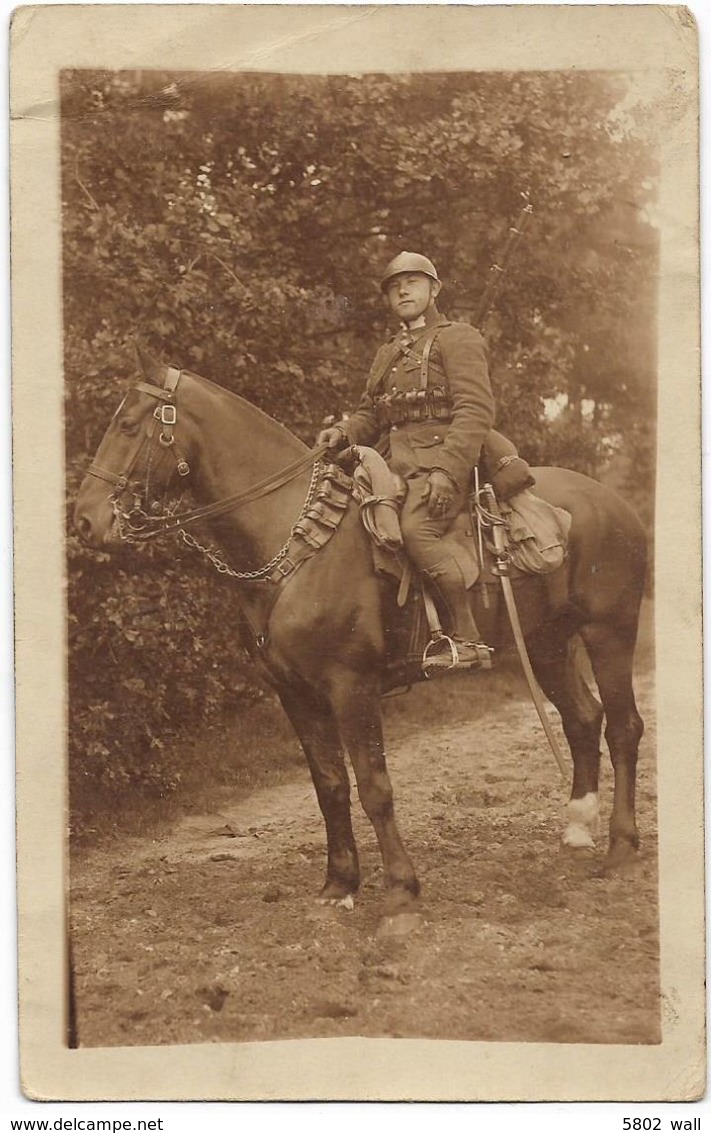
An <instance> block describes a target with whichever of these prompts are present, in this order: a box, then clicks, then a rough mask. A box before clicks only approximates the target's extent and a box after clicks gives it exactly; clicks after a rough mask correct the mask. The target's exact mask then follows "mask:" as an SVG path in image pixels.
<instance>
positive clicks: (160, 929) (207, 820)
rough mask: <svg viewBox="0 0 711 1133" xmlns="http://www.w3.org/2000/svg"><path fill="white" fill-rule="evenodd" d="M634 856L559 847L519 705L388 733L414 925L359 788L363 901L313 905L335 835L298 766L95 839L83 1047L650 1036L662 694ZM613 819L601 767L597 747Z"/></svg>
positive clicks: (76, 917) (647, 689) (85, 940)
mask: <svg viewBox="0 0 711 1133" xmlns="http://www.w3.org/2000/svg"><path fill="white" fill-rule="evenodd" d="M639 692H640V696H639V700H640V707H641V711H642V713H643V715H644V716H645V718H646V721H647V732H646V735H645V739H644V741H643V746H642V751H641V759H640V771H639V791H638V800H639V825H640V830H641V832H642V837H643V847H642V850H641V852H640V858H639V863H638V866H637V867H636V869H635V871H634V873H633V874H631V875H628V876H626V877H621V878H604V877H602V876H601V870H600V867H601V863H602V854H603V849H604V845H605V837H604V833H603V835H602V836H601V838H600V842H599V847H598V850H597V851H596V853H595V854H591V853H589V852H586V851H582V852H578V854H577V855H576V856H572V857H571V856H570V855H569V854H568V853H564V852H562V851H561V850H560V849H559V838H560V832H561V830H562V819H563V807H564V803H565V801H566V796H565V792H564V790H563V787H562V785H561V784H560V782H559V780H558V778H557V771H556V769H555V765H554V764H553V761H552V757H551V756H550V753H547V751H546V748H545V746H544V740H543V739H542V738H541V735H540V734H539V733H540V728H537V726H536V724H535V722H534V720H533V719H532V711H533V710H532V708H531V706H530V704H528V703H525V702H523V701H522V702H520V703H517V702H514V703H510V704H508V705H507V709H506V715H505V719H504V718H503V716H502V714H501V713H493V712H492V713H491V714H489V715H487V716H486V717H485V718H484V719H483V720H482V721H480V722H478V723H477V725H476V730H475V731H474V729H473V727H472V725H471V724H468V725H461V724H459V725H449V726H448V725H446V724H443V725H439V724H437V725H434V724H433V725H432V726H431V727H429V728H428V729H427V730H426V731H425V730H424V729H419V730H418V731H415V732H414V733H413V732H412V731H411V732H410V733H409V734H407V735H405V734H399V733H400V732H401V731H402V729H399V728H396V729H395V731H396V733H398V734H395V735H393V734H391V735H390V737H389V739H390V743H389V752H390V754H389V766H390V771H391V775H392V778H393V782H394V785H395V791H396V801H397V808H398V816H399V823H400V829H401V831H402V834H403V837H404V839H405V843H406V845H407V846H408V848H409V850H410V852H411V854H412V856H413V858H414V860H415V863H416V867H417V869H418V872H419V876H420V880H421V882H422V886H423V897H422V901H421V908H420V912H421V914H422V920H421V923H420V924H419V926H418V927H416V928H415V929H414V930H413V931H411V932H410V933H408V934H407V935H405V936H392V935H387V933H386V932H384V928H383V926H384V925H387V921H383V919H382V913H383V898H382V885H381V871H380V864H379V857H378V854H377V849H376V846H375V840H374V836H373V834H372V831H371V829H370V827H369V826H368V825H367V823H366V822H365V820H364V819H363V817H362V815H361V812H360V809H359V807H358V804H357V803H355V804H354V817H355V827H356V838H357V839H358V843H359V848H360V852H361V865H362V869H363V884H362V888H361V891H360V894H359V896H358V898H357V900H356V905H355V910H354V911H353V912H347V911H345V910H334V909H330V908H323V907H321V906H319V905H318V904H316V903H315V901H314V895H315V894H316V893H317V892H318V890H319V888H320V885H321V883H322V881H323V874H324V870H325V857H324V836H323V832H322V824H321V818H320V815H319V812H318V810H317V806H316V801H315V797H314V793H313V789H312V787H311V784H310V781H309V780H308V776H307V774H306V772H305V773H304V777H303V779H302V780H300V781H299V782H296V783H291V784H288V785H286V786H281V787H277V788H274V789H271V790H268V791H260V792H257V793H255V794H253V795H251V796H250V797H249V798H248V799H246V800H244V801H242V802H240V803H238V804H237V805H228V806H223V807H221V809H220V811H219V813H217V812H216V813H212V814H207V815H203V816H200V817H191V818H189V819H185V820H183V821H182V822H180V823H179V824H178V825H177V826H176V827H175V828H174V829H173V830H172V831H170V832H168V833H165V834H161V835H159V836H156V838H155V839H154V840H151V839H148V838H142V839H135V838H134V839H130V840H128V839H127V840H126V841H123V842H121V843H120V844H118V845H114V846H112V847H111V848H101V849H95V850H93V851H91V852H85V853H83V854H82V855H81V856H80V857H79V858H77V859H76V860H75V862H74V864H73V871H72V874H73V876H72V923H73V938H74V949H75V967H76V987H77V993H76V994H77V1010H78V1019H79V1034H80V1041H81V1043H82V1045H86V1046H114V1045H130V1044H141V1045H149V1044H163V1043H193V1042H228V1041H238V1040H259V1039H275V1038H303V1037H321V1036H323V1037H334V1036H342V1035H363V1036H402V1037H418V1038H422V1037H433V1038H450V1039H478V1040H490V1041H491V1040H501V1041H509V1042H510V1041H548V1042H589V1043H652V1042H658V1041H659V999H658V938H657V924H658V908H657V902H658V895H657V865H656V806H655V775H654V762H655V729H654V720H653V715H654V713H653V707H654V696H653V691H652V685H651V681H650V680H648V679H647V680H642V681H640V682H639ZM603 767H604V772H603V778H602V783H601V806H602V818H603V831H604V828H605V825H606V822H607V818H608V816H609V807H610V801H611V787H612V783H611V772H610V769H609V763H608V761H607V758H606V756H605V757H604V759H603Z"/></svg>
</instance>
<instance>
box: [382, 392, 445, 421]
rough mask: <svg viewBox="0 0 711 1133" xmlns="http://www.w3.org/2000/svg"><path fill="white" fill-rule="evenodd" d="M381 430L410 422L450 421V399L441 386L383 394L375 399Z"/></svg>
mask: <svg viewBox="0 0 711 1133" xmlns="http://www.w3.org/2000/svg"><path fill="white" fill-rule="evenodd" d="M375 412H376V413H377V416H378V424H379V425H380V426H381V428H390V426H392V425H403V424H405V422H412V421H451V420H452V399H451V397H450V395H449V390H446V389H443V387H442V386H432V387H430V388H429V389H409V390H407V391H405V392H397V393H385V394H381V395H380V397H376V398H375Z"/></svg>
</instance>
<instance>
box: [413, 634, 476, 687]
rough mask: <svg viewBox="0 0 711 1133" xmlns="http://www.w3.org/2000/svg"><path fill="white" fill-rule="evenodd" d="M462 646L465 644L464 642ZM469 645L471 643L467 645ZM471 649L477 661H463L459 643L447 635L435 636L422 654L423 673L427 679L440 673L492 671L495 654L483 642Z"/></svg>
mask: <svg viewBox="0 0 711 1133" xmlns="http://www.w3.org/2000/svg"><path fill="white" fill-rule="evenodd" d="M461 644H464V642H462V643H461ZM466 644H467V645H469V642H467V643H466ZM469 647H470V648H471V649H473V650H474V652H475V653H476V659H475V660H467V661H461V660H460V655H459V650H458V649H457V642H456V641H455V640H454V639H453V638H451V637H448V636H447V634H446V633H438V634H435V635H434V636H433V637H432V638H431V639H430V640H429V641H428V643H427V645H426V646H425V651H424V653H423V654H422V671H423V673H424V674H425V676H426V677H428V678H429V677H430V676H435V675H437V674H438V673H449V672H452V671H454V670H456V669H461V670H467V671H470V670H472V669H491V667H492V665H491V655H492V653H493V652H494V651H493V649H491V648H490V647H489V646H488V645H485V644H484V643H483V642H481V641H477V642H472V643H471V644H470V645H469Z"/></svg>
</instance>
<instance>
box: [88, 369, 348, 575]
mask: <svg viewBox="0 0 711 1133" xmlns="http://www.w3.org/2000/svg"><path fill="white" fill-rule="evenodd" d="M182 374H183V371H182V370H178V369H176V368H175V367H170V368H169V370H168V376H167V378H166V382H165V386H164V387H163V388H161V387H159V386H155V385H150V384H148V383H147V382H138V383H137V385H135V386H134V389H136V390H138V391H140V392H141V393H147V394H149V395H150V396H151V397H154V398H156V399H157V400H159V401H161V402H162V405H159V406H156V409H155V411H154V413H153V422H152V424H151V426H150V428H149V429H148V430H147V431H146V434H145V436H144V437H143V439H142V441H141V443H140V445H139V446H138V447H137V449H136V452H135V453H134V455H133V457H132V459H131V461H130V463H129V465H128V468H127V469H126V470H125V471H124V472H122V473H116V472H112V471H110V470H109V469H106V468H101V467H100V466H99V465H97V464H91V466H90V467H89V470H88V471H89V475H91V476H95V477H96V478H97V479H99V480H104V481H106V482H107V483H109V484H112V485H113V486H114V491H113V492H112V493H111V495H110V497H109V498H110V500H111V502H112V504H113V508H114V514H115V515H116V518H117V520H118V523H119V530H120V534H121V538H122V539H125V541H126V542H137V541H146V540H148V539H152V538H153V537H154V536H156V535H161V534H163V533H164V532H166V531H178V530H180V531H181V533H182V529H183V528H184V527H187V526H188V524H192V523H197V522H199V521H200V520H206V519H214V518H215V517H216V516H220V515H225V514H226V513H227V512H229V511H234V510H235V509H236V508H239V507H242V506H244V505H245V504H248V503H252V502H253V501H254V500H258V499H261V498H262V497H264V496H267V495H269V494H270V493H271V492H274V491H276V490H277V488H281V487H283V485H284V484H288V483H289V482H290V481H291V480H294V479H295V478H296V476H298V475H299V473H300V472H303V471H304V470H305V469H306V468H308V467H309V466H310V465H315V466H317V467H318V462H319V460H320V458H321V457H322V456H323V455H324V453H325V452H326V451H327V449H328V445H325V444H320V445H314V447H313V448H311V449H309V451H308V452H306V453H304V455H303V456H300V457H299V458H298V460H295V461H292V463H291V464H289V465H287V467H286V468H283V469H282V470H281V471H280V472H276V473H273V474H272V475H271V476H268V477H266V478H265V479H264V480H260V481H259V482H258V483H257V484H253V485H252V487H251V488H247V489H246V490H245V491H242V492H236V493H235V494H234V495H231V496H226V497H225V498H224V499H222V500H216V501H215V502H214V503H211V504H205V505H203V506H201V507H196V508H193V509H192V510H191V511H186V512H181V513H179V514H175V513H174V512H170V511H167V512H165V513H164V514H163V515H149V514H148V513H147V512H146V511H145V507H147V506H148V500H147V499H143V500H141V499H140V497H137V502H136V507H135V508H134V509H133V510H132V511H130V512H125V511H121V510H120V507H119V499H120V497H121V496H122V495H123V493H124V492H125V491H126V489H127V488H128V487H129V482H130V476H131V473H132V472H133V470H134V468H135V467H136V464H137V463H138V459H139V457H140V455H141V452H142V451H143V448H144V446H145V445H146V444H150V443H151V442H152V441H153V438H154V435H155V429H156V424H157V423H158V422H160V423H161V425H162V430H161V432H160V434H159V436H158V442H159V444H161V445H162V446H163V447H165V448H173V451H174V453H175V457H176V462H177V471H178V474H179V475H180V476H187V475H188V473H189V472H190V468H189V465H188V463H187V461H186V460H184V459H183V458H182V457H181V455H180V453H179V452H178V450H177V448H176V447H174V446H175V437H174V436H173V428H174V427H175V426H176V424H177V416H178V414H177V406H176V404H175V402H174V397H175V394H176V391H177V387H178V383H179V382H180V378H181V377H182ZM315 476H316V468H315V470H314V477H312V482H311V485H310V487H309V491H308V494H307V499H306V502H305V503H304V508H302V514H303V510H304V509H305V508H306V507H308V505H309V503H310V502H311V498H312V495H313V490H314V478H315ZM145 495H146V496H147V486H146V491H145ZM141 504H143V505H144V506H143V507H142V506H141ZM299 518H301V515H300V516H299ZM136 519H138V520H139V521H140V522H139V523H138V524H136V522H135V521H136ZM132 520H133V522H132ZM297 522H298V520H297ZM124 523H125V524H127V525H128V527H129V532H128V533H125V532H124V526H123V525H124ZM147 528H148V529H147ZM201 549H202V548H201ZM282 551H283V552H284V554H285V553H286V551H285V549H284V548H282ZM281 554H282V552H278V556H277V561H278V557H279V556H281ZM273 565H274V560H272V561H271V562H270V563H268V564H267V567H263V568H261V569H260V570H258V571H249V572H245V573H244V575H242V574H240V573H238V572H234V571H231V570H230V573H231V574H234V575H235V577H240V578H241V577H244V578H258V577H260V576H262V575H263V573H268V569H267V568H269V569H271V568H272V567H273Z"/></svg>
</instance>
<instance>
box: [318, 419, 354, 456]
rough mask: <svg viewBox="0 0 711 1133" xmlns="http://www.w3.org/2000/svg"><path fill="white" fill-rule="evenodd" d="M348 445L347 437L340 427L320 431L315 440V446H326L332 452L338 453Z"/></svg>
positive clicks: (333, 426)
mask: <svg viewBox="0 0 711 1133" xmlns="http://www.w3.org/2000/svg"><path fill="white" fill-rule="evenodd" d="M348 443H349V442H348V437H347V436H346V434H345V433H344V432H343V429H342V428H341V426H340V425H330V426H329V428H328V429H322V430H321V432H320V433H319V435H318V436H317V438H316V444H317V445H328V447H329V448H330V449H331V450H332V451H333V452H340V450H341V449H342V448H346V447H347V445H348Z"/></svg>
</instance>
